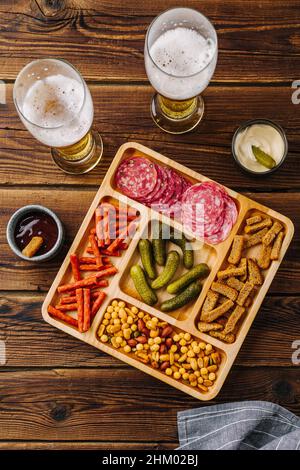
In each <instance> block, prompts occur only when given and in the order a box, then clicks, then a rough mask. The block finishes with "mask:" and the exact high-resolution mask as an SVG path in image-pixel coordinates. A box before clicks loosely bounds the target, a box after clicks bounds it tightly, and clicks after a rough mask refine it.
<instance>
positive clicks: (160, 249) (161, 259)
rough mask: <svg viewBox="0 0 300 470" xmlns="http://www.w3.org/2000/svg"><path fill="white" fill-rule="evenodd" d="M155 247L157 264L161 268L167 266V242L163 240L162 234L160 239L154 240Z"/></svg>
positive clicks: (154, 252) (154, 253)
mask: <svg viewBox="0 0 300 470" xmlns="http://www.w3.org/2000/svg"><path fill="white" fill-rule="evenodd" d="M152 246H153V255H154V259H155V261H156V263H157V264H158V265H159V266H164V265H165V264H166V257H167V255H166V240H163V239H162V235H161V232H160V234H159V238H155V239H153V240H152Z"/></svg>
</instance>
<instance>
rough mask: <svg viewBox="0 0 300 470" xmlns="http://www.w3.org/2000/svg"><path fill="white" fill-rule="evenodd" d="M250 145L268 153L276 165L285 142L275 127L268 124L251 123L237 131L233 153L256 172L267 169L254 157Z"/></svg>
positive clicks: (279, 160) (281, 156)
mask: <svg viewBox="0 0 300 470" xmlns="http://www.w3.org/2000/svg"><path fill="white" fill-rule="evenodd" d="M252 145H255V146H256V147H259V148H260V149H261V150H263V151H264V152H265V153H267V154H268V155H270V156H271V157H272V158H273V159H274V160H275V162H276V164H277V165H278V164H279V163H280V162H281V160H282V158H283V155H284V151H285V144H284V140H283V138H282V136H281V134H280V133H279V131H278V130H277V129H275V127H273V126H271V125H269V124H253V125H251V126H249V127H247V128H246V129H244V130H243V131H241V132H239V133H238V135H237V137H236V139H235V144H234V150H235V154H236V156H237V158H238V159H239V161H240V162H241V164H242V165H243V166H244V167H246V168H248V169H249V170H252V171H256V172H258V173H260V172H265V171H268V168H266V167H265V166H263V165H261V164H260V163H258V161H257V160H256V158H255V157H254V155H253V152H252Z"/></svg>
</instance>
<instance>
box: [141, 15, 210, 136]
mask: <svg viewBox="0 0 300 470" xmlns="http://www.w3.org/2000/svg"><path fill="white" fill-rule="evenodd" d="M216 62H217V35H216V32H215V29H214V27H213V26H212V24H211V23H210V22H209V20H208V19H207V18H205V16H203V15H202V14H201V13H199V12H197V11H196V10H193V9H190V8H172V9H170V10H167V11H165V12H163V13H162V14H161V15H159V16H158V17H157V18H155V19H154V20H153V22H152V23H151V25H150V27H149V29H148V31H147V35H146V41H145V68H146V72H147V75H148V78H149V80H150V82H151V85H152V86H153V88H154V89H155V90H156V91H157V93H156V94H155V95H154V97H153V99H152V102H151V115H152V118H153V120H154V122H155V123H156V124H157V125H158V126H159V127H160V128H161V129H163V130H165V131H166V132H169V133H172V134H182V133H184V132H188V131H190V130H192V129H193V128H194V127H196V126H197V124H198V123H199V122H200V120H201V118H202V116H203V112H204V101H203V99H202V97H201V96H200V93H202V91H203V90H204V89H205V88H206V87H207V85H208V83H209V81H210V79H211V77H212V75H213V73H214V70H215V67H216Z"/></svg>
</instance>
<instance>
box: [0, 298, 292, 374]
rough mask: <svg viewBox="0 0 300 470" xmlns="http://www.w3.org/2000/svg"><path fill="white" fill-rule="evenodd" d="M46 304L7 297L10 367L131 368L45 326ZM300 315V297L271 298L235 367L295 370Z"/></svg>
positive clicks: (1, 309)
mask: <svg viewBox="0 0 300 470" xmlns="http://www.w3.org/2000/svg"><path fill="white" fill-rule="evenodd" d="M43 300H44V296H43V295H41V294H39V295H38V294H35V295H33V294H31V295H30V294H28V295H24V294H23V295H21V294H16V293H8V294H3V295H2V296H1V299H0V339H2V340H4V341H5V342H6V354H7V362H6V364H5V367H6V368H15V367H23V366H25V367H30V368H42V367H52V368H54V367H64V368H67V367H76V368H78V367H103V368H104V367H110V368H118V369H119V368H124V369H125V368H128V366H127V365H126V364H124V363H123V362H120V361H118V360H117V359H115V358H113V357H111V356H109V355H107V354H105V353H102V352H101V351H99V350H97V349H95V348H93V347H91V346H89V345H87V344H85V343H82V342H80V341H78V340H76V339H74V338H73V337H71V336H69V335H66V334H64V333H63V332H61V331H60V330H57V329H56V328H53V327H52V326H51V325H49V324H47V323H45V322H44V321H43V319H42V316H41V305H42V302H43ZM299 312H300V297H288V296H268V297H266V299H265V301H264V303H263V305H262V307H261V309H260V311H259V313H258V315H257V317H256V319H255V321H254V323H253V325H252V327H251V329H250V332H249V334H248V336H247V338H246V340H245V342H244V344H243V346H242V349H241V351H240V353H239V355H238V357H237V360H236V362H235V364H236V365H240V366H249V367H255V366H271V367H275V366H276V367H284V366H286V367H289V366H290V365H291V355H292V351H293V350H292V347H291V345H292V342H293V341H295V340H296V339H297V338H299V337H300V321H299ZM96 321H98V320H97V319H96ZM20 344H22V346H21V347H20ZM53 351H55V354H53Z"/></svg>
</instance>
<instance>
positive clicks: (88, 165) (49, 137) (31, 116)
mask: <svg viewBox="0 0 300 470" xmlns="http://www.w3.org/2000/svg"><path fill="white" fill-rule="evenodd" d="M13 99H14V103H15V106H16V109H17V112H18V114H19V116H20V119H21V121H22V122H23V124H24V126H25V127H26V128H27V129H28V131H29V132H30V133H31V134H32V135H33V136H34V137H35V138H36V139H37V140H39V141H40V142H42V143H43V144H45V145H48V146H49V147H51V154H52V158H53V160H54V162H55V163H56V164H57V165H58V166H59V168H61V169H62V170H63V171H65V172H66V173H71V174H82V173H87V172H88V171H90V170H92V169H93V168H94V167H95V166H96V165H97V163H99V161H100V159H101V156H102V151H103V145H102V139H101V136H100V135H99V134H98V132H97V131H95V130H92V129H91V126H92V122H93V117H94V107H93V101H92V97H91V94H90V91H89V89H88V87H87V85H86V83H85V81H84V79H83V78H82V76H81V75H80V73H79V72H78V70H76V69H75V67H73V66H72V65H71V64H69V63H68V62H66V61H65V60H62V59H40V60H35V61H33V62H30V63H29V64H27V65H26V66H25V67H24V68H23V69H22V70H21V71H20V73H19V75H18V76H17V79H16V81H15V84H14V89H13Z"/></svg>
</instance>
